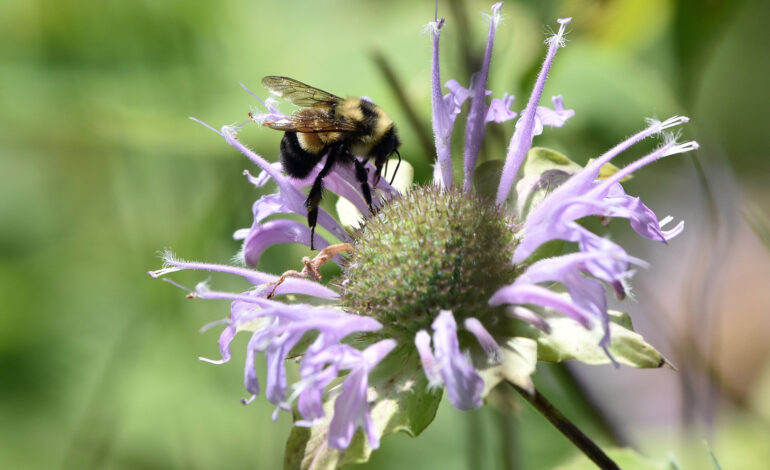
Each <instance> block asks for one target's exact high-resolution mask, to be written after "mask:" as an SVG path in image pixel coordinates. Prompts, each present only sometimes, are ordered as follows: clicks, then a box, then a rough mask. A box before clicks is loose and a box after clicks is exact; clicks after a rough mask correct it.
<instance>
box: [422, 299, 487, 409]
mask: <svg viewBox="0 0 770 470" xmlns="http://www.w3.org/2000/svg"><path fill="white" fill-rule="evenodd" d="M432 327H433V331H434V332H433V349H434V354H435V367H436V368H438V369H439V371H440V374H441V380H442V381H443V382H444V387H445V388H446V390H447V394H448V395H449V401H450V402H451V403H452V405H454V406H455V408H458V409H460V410H470V409H473V408H478V407H480V406H481V405H482V400H481V393H482V392H483V390H484V380H483V379H482V378H481V376H480V375H479V374H478V372H476V369H474V367H473V364H471V361H470V359H469V358H468V357H467V356H466V355H464V354H463V353H462V352H461V351H460V343H459V342H458V340H457V323H455V319H454V316H453V315H452V312H450V311H448V310H442V311H441V313H440V314H439V316H438V317H436V319H435V320H434V321H433V325H432ZM423 337H424V336H423ZM416 339H418V338H416ZM421 356H422V354H421ZM430 367H431V364H430V363H429V364H427V367H426V364H425V363H423V369H425V374H426V376H428V377H429V378H430V377H431V375H433V374H434V371H432V370H430Z"/></svg>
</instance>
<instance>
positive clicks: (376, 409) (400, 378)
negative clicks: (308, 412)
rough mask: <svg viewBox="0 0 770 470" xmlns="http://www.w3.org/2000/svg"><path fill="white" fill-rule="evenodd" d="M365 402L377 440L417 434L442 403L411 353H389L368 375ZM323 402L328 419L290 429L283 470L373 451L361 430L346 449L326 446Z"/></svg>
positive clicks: (339, 463) (306, 469) (359, 458)
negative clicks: (391, 435)
mask: <svg viewBox="0 0 770 470" xmlns="http://www.w3.org/2000/svg"><path fill="white" fill-rule="evenodd" d="M370 384H371V385H370V387H369V398H370V406H371V416H372V421H374V424H375V427H376V428H377V430H378V432H380V437H384V436H386V435H388V434H392V433H395V432H399V431H400V432H405V433H407V434H409V435H410V436H413V437H414V436H417V435H418V434H420V433H421V432H422V431H423V430H424V429H425V428H426V427H427V426H428V425H429V424H430V423H431V422H432V421H433V419H434V418H435V416H436V410H437V409H438V404H439V402H440V401H441V392H440V391H430V390H428V381H427V378H426V377H425V374H424V373H423V371H422V366H421V365H420V362H419V360H418V358H417V354H416V352H415V350H414V348H408V347H402V348H399V349H396V350H394V351H392V352H391V353H390V354H389V355H388V356H387V357H386V358H385V359H384V360H383V362H382V363H381V364H380V365H379V366H377V368H376V369H375V370H374V371H373V372H372V374H370ZM335 398H336V396H335V397H332V399H327V400H326V403H324V411H325V412H326V417H325V418H324V419H323V421H322V422H321V423H319V424H317V425H315V426H313V427H311V428H304V427H297V426H295V427H294V428H293V429H292V432H291V434H290V435H289V440H288V441H287V443H286V455H285V458H284V468H285V469H291V470H295V469H302V470H311V469H312V470H325V469H334V468H340V467H343V466H346V465H351V464H355V463H363V462H366V461H368V460H369V457H370V455H371V453H372V448H371V447H369V443H368V440H367V439H366V436H365V434H364V433H363V431H362V430H360V429H359V430H358V431H356V434H355V435H354V436H353V440H352V441H351V443H350V446H348V448H347V449H345V450H338V449H333V448H330V447H329V441H328V436H329V423H330V422H331V418H332V414H333V408H334V399H335Z"/></svg>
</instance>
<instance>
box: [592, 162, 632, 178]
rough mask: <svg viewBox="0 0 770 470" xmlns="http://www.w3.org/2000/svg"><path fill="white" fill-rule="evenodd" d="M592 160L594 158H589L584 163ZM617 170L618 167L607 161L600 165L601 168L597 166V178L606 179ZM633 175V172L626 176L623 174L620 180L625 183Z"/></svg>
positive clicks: (618, 169)
mask: <svg viewBox="0 0 770 470" xmlns="http://www.w3.org/2000/svg"><path fill="white" fill-rule="evenodd" d="M592 161H594V159H593V158H589V159H588V162H587V163H586V165H589V164H590V163H591V162H592ZM618 171H620V168H619V167H617V166H615V165H613V164H612V162H607V163H605V164H604V165H602V167H601V168H599V179H600V180H606V179H607V178H609V177H610V176H612V175H614V174H615V173H617V172H618ZM633 177H634V175H633V173H632V174H630V175H628V176H624V177H623V178H621V179H620V182H621V183H625V182H626V181H628V180H630V179H631V178H633Z"/></svg>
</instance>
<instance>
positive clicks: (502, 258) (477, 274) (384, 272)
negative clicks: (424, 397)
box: [342, 185, 515, 333]
mask: <svg viewBox="0 0 770 470" xmlns="http://www.w3.org/2000/svg"><path fill="white" fill-rule="evenodd" d="M512 225H513V221H512V220H511V219H510V218H508V217H506V216H505V215H504V214H503V213H502V211H501V210H500V209H499V208H498V207H496V206H495V205H494V203H493V202H491V201H487V200H482V199H479V198H478V197H477V196H476V195H473V194H467V193H464V192H462V191H461V190H460V189H441V188H438V187H436V186H432V185H429V186H421V187H415V188H413V189H412V190H411V191H410V192H409V193H407V194H406V195H404V196H403V197H401V198H400V199H398V200H395V201H393V202H391V203H390V204H388V205H386V206H385V207H383V208H382V209H381V210H380V211H379V212H378V214H377V216H376V217H373V218H371V219H370V220H369V221H368V222H367V224H366V225H365V226H364V227H363V228H362V229H360V230H359V231H358V232H357V233H356V234H355V235H354V238H355V242H354V246H355V251H354V252H353V253H352V254H351V256H350V257H349V258H348V260H347V262H346V265H345V266H344V268H343V276H344V277H343V282H342V286H343V297H342V298H343V300H342V305H343V308H345V310H347V311H349V312H351V313H357V314H359V315H366V316H370V317H373V318H375V319H377V320H378V321H379V322H380V323H382V324H383V325H384V327H385V329H386V330H389V331H390V332H394V330H399V331H401V332H407V333H414V332H416V331H418V330H420V329H427V328H429V327H430V324H431V322H432V321H433V319H434V318H435V317H436V316H437V315H438V314H439V312H440V311H441V310H452V312H453V313H454V316H455V318H456V319H457V320H458V323H459V322H460V321H462V319H463V318H465V317H468V316H472V317H476V318H478V319H479V320H481V321H482V322H484V323H487V321H485V319H486V320H489V321H492V319H493V318H494V317H493V315H495V314H497V313H499V312H498V309H499V307H490V306H489V304H488V300H489V298H490V296H491V295H492V294H493V293H494V292H495V291H497V290H498V289H499V288H500V287H502V286H504V285H506V284H510V283H511V282H512V281H513V279H514V277H515V269H514V267H513V266H512V265H511V258H512V256H513V249H514V247H515V244H514V237H513V232H514V231H513V228H512Z"/></svg>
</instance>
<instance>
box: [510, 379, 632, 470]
mask: <svg viewBox="0 0 770 470" xmlns="http://www.w3.org/2000/svg"><path fill="white" fill-rule="evenodd" d="M508 383H509V385H510V386H511V387H513V389H514V390H516V391H517V392H518V393H519V395H521V396H522V397H524V399H525V400H527V401H528V402H529V404H530V405H532V406H533V407H534V408H535V409H536V410H537V411H538V412H539V413H540V414H541V415H543V416H544V417H545V419H547V420H548V421H550V422H551V424H553V425H554V427H555V428H556V429H558V430H559V432H560V433H562V434H564V437H566V438H567V439H569V440H570V441H571V442H572V443H573V444H575V446H576V447H577V448H578V449H580V451H581V452H583V453H584V454H585V455H586V457H588V458H589V459H591V461H593V462H594V463H595V464H596V465H597V466H598V467H599V468H601V469H603V470H620V467H618V464H616V463H615V462H614V461H613V460H612V459H610V458H609V457H608V456H607V454H605V453H604V451H603V450H602V449H601V448H599V446H598V445H596V443H595V442H594V441H592V440H591V439H590V438H589V437H588V436H586V435H585V434H583V432H582V431H581V430H580V429H578V427H577V426H575V423H573V422H572V421H570V420H569V419H567V417H566V416H564V415H563V414H562V413H561V412H560V411H559V410H558V409H556V407H555V406H553V405H552V404H551V402H549V401H548V400H547V399H546V398H545V397H544V396H543V395H541V394H540V392H539V391H538V390H537V389H535V390H534V392H533V393H530V392H528V391H527V390H525V389H523V388H521V387H519V386H517V385H516V384H513V383H511V382H508Z"/></svg>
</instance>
